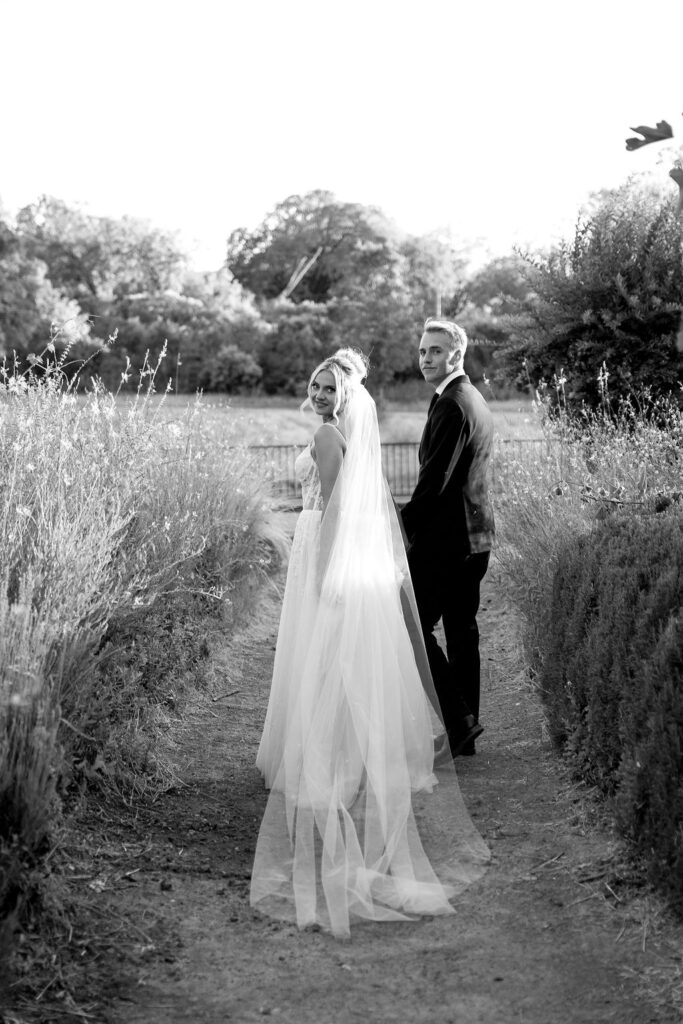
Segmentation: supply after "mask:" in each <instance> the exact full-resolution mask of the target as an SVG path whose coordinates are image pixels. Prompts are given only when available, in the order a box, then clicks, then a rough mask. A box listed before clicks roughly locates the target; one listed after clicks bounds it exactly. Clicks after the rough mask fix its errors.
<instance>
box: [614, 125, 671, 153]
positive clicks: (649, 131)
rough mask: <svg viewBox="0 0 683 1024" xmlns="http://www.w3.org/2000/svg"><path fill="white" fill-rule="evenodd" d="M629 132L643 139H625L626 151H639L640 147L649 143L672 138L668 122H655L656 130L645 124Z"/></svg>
mask: <svg viewBox="0 0 683 1024" xmlns="http://www.w3.org/2000/svg"><path fill="white" fill-rule="evenodd" d="M631 131H632V132H638V133H639V134H640V135H642V136H643V138H642V139H637V138H635V137H634V138H631V139H627V140H626V148H627V149H628V150H634V149H640V147H641V146H649V144H650V143H651V142H663V141H664V139H673V137H674V133H673V131H672V129H671V125H670V124H669V123H668V121H657V127H656V128H650V127H649V126H648V125H646V124H641V125H638V127H637V128H631Z"/></svg>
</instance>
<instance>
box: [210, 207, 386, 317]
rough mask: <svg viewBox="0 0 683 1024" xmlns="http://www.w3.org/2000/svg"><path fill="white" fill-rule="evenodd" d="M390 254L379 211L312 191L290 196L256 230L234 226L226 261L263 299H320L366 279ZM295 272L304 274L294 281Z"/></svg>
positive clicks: (327, 299) (241, 279) (328, 298)
mask: <svg viewBox="0 0 683 1024" xmlns="http://www.w3.org/2000/svg"><path fill="white" fill-rule="evenodd" d="M391 258H392V252H391V243H390V241H389V238H388V228H387V226H386V224H385V222H384V220H383V218H382V215H381V214H380V213H379V211H377V210H374V209H372V208H370V207H365V206H361V205H359V204H357V203H341V202H338V201H337V200H336V199H335V198H334V196H333V195H332V193H330V192H323V191H316V192H308V193H306V194H305V195H303V196H299V195H292V196H289V197H288V198H287V199H285V200H284V201H283V202H281V203H279V204H278V205H277V206H276V207H275V209H274V210H273V211H272V212H271V213H269V214H268V216H267V217H266V218H265V219H264V220H263V222H262V223H261V224H260V225H259V226H258V227H257V228H256V229H255V230H254V231H247V230H246V229H245V228H238V229H237V230H236V231H233V232H232V234H231V235H230V238H229V239H228V253H227V266H228V269H229V270H230V271H231V272H232V274H233V275H234V276H235V278H236V279H237V280H238V281H239V282H240V283H241V284H242V285H244V287H245V288H248V289H249V290H250V291H251V292H253V293H254V294H255V295H256V296H257V297H259V298H261V299H275V298H278V297H281V296H282V297H286V298H291V300H292V301H293V302H296V303H300V302H317V303H324V302H328V301H329V300H330V299H332V298H334V297H335V296H337V295H340V294H345V293H346V292H347V291H348V289H349V288H350V287H353V286H355V285H357V284H359V283H362V282H363V281H365V280H366V279H367V277H368V276H369V275H370V274H371V273H373V272H374V271H376V270H378V269H380V268H382V267H383V266H384V265H385V264H386V263H387V262H388V261H390V260H391ZM306 268H307V269H306ZM304 271H305V272H304ZM297 272H299V274H303V276H301V277H300V279H299V280H298V283H296V284H295V285H294V281H296V275H297Z"/></svg>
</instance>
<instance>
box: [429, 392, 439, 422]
mask: <svg viewBox="0 0 683 1024" xmlns="http://www.w3.org/2000/svg"><path fill="white" fill-rule="evenodd" d="M438 398H439V392H438V391H435V392H434V394H433V395H432V400H431V402H430V403H429V409H428V410H427V416H429V415H430V414H431V411H432V409H433V408H434V406H435V405H436V403H437V400H438Z"/></svg>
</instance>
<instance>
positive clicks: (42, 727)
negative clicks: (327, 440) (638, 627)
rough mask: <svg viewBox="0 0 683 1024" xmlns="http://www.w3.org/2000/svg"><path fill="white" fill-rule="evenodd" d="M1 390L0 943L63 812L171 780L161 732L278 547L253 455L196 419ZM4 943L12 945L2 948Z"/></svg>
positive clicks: (55, 382)
mask: <svg viewBox="0 0 683 1024" xmlns="http://www.w3.org/2000/svg"><path fill="white" fill-rule="evenodd" d="M162 409H163V405H160V403H159V400H158V399H156V398H154V397H153V396H152V394H151V392H150V394H149V395H148V396H147V397H145V396H144V395H142V396H138V398H137V399H136V400H135V401H133V402H125V403H121V402H120V401H117V400H116V399H115V398H114V397H113V396H112V395H110V394H106V393H92V394H90V395H88V396H87V397H85V398H84V397H83V396H81V397H78V398H76V397H75V395H73V394H72V393H71V392H70V391H69V390H68V388H67V389H64V388H63V387H62V386H61V383H60V379H59V374H55V375H54V376H52V377H51V376H49V375H48V376H46V377H43V378H35V377H33V378H32V380H31V381H28V380H27V379H26V377H23V376H19V375H16V374H15V375H13V376H11V377H10V376H7V375H6V376H5V379H4V383H3V384H2V385H1V386H0V545H1V551H0V932H2V921H3V920H4V922H5V926H6V927H5V938H7V937H8V934H9V932H11V929H12V927H13V922H14V921H16V920H17V919H18V918H20V917H21V913H22V908H23V907H24V905H27V904H30V903H31V901H32V900H33V901H34V902H35V899H34V898H35V896H36V893H39V892H40V890H41V886H42V881H43V879H44V870H43V866H42V865H43V862H44V861H45V859H46V858H47V857H49V856H50V854H51V849H52V847H53V844H54V840H55V835H56V832H57V830H58V827H59V820H60V812H61V810H62V808H63V807H64V804H65V801H66V802H67V803H68V802H69V800H70V799H71V798H72V795H73V794H74V793H75V792H77V791H78V790H79V788H82V787H83V786H84V785H87V784H89V783H96V784H97V785H99V786H105V787H107V786H109V787H114V788H117V789H119V790H124V791H126V792H127V793H130V792H131V791H134V790H135V789H136V788H139V787H140V786H142V785H145V784H147V783H148V782H149V780H150V779H151V780H155V779H156V781H157V783H159V782H161V783H162V784H163V778H164V775H165V773H166V774H167V773H168V768H167V766H166V765H165V764H164V762H163V759H162V758H160V757H159V756H158V750H157V746H156V742H155V740H156V736H157V735H158V731H159V729H163V727H164V722H165V720H166V718H167V716H168V714H169V713H170V712H172V711H173V710H174V709H175V708H176V706H177V704H178V700H179V699H180V697H181V695H182V687H183V683H184V680H185V679H186V678H187V676H188V674H191V672H192V670H193V668H195V666H196V665H197V663H198V662H199V661H200V659H201V657H202V656H203V654H204V653H206V637H207V633H208V632H209V631H210V630H211V629H212V628H214V629H230V628H232V627H233V626H234V624H235V622H236V621H237V620H238V618H239V616H238V614H237V612H236V609H239V610H240V615H242V616H244V615H247V614H248V613H249V610H250V608H251V607H253V600H254V597H255V594H256V592H257V590H258V586H259V583H260V582H261V581H262V580H263V579H264V576H265V574H267V573H268V572H269V571H270V569H271V568H272V566H273V564H274V563H275V562H277V561H278V559H279V556H280V554H281V545H280V538H279V537H278V535H277V533H276V531H274V530H273V529H272V527H271V518H270V513H269V510H268V506H267V502H266V500H265V496H264V494H263V493H262V489H261V483H260V481H259V478H258V475H257V474H256V473H255V472H254V467H253V465H252V463H251V461H250V457H249V453H248V451H246V449H245V448H244V447H239V446H236V444H237V442H238V441H239V439H240V437H239V432H237V433H235V434H232V435H231V436H230V437H225V438H224V437H222V436H219V435H218V434H217V433H216V432H214V431H212V429H211V427H210V424H208V423H207V420H206V419H205V418H204V417H203V415H202V410H201V406H199V405H197V404H194V405H191V406H188V407H186V408H185V410H184V411H183V412H182V415H179V416H175V417H174V418H173V420H172V421H171V422H169V421H168V420H167V419H165V417H164V416H163V415H162ZM0 938H1V936H0Z"/></svg>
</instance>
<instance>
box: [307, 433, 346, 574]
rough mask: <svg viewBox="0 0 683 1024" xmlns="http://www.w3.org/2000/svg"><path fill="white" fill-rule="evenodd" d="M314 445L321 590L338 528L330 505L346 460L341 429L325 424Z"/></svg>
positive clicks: (316, 436)
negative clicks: (319, 512) (319, 504)
mask: <svg viewBox="0 0 683 1024" xmlns="http://www.w3.org/2000/svg"><path fill="white" fill-rule="evenodd" d="M314 447H315V460H316V462H317V464H318V473H319V475H320V489H321V491H322V495H323V515H322V522H321V525H320V551H319V553H318V589H319V590H320V589H321V587H322V580H323V576H324V573H325V568H326V566H327V561H328V558H329V555H330V551H331V549H332V542H333V540H334V534H335V528H336V515H335V514H334V512H333V511H332V510H330V508H329V505H330V498H331V496H332V491H333V490H334V485H335V483H336V482H337V477H338V476H339V470H340V469H341V466H342V462H343V461H344V445H343V441H342V438H341V434H340V433H339V431H338V430H335V428H334V427H331V426H327V425H326V424H323V425H322V426H321V427H319V428H318V430H317V431H316V433H315V438H314Z"/></svg>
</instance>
